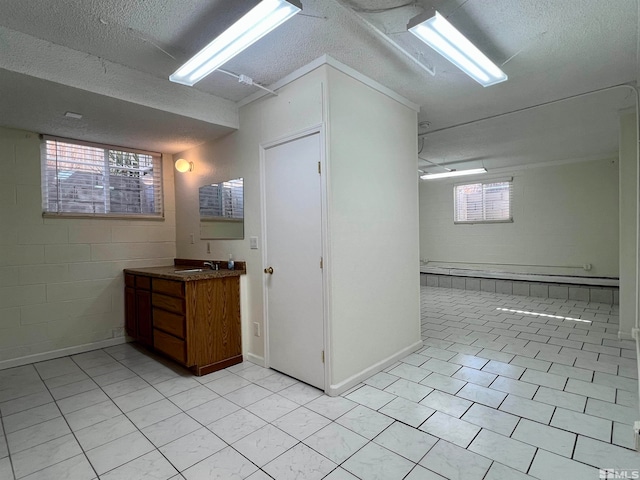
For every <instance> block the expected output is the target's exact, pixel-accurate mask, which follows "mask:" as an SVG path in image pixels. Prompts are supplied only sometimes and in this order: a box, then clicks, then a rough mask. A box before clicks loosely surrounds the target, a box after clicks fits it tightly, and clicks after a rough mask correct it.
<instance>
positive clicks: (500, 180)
mask: <svg viewBox="0 0 640 480" xmlns="http://www.w3.org/2000/svg"><path fill="white" fill-rule="evenodd" d="M496 183H508V184H509V217H508V218H504V219H488V220H484V219H483V220H458V218H457V215H458V195H457V189H458V188H459V187H464V186H467V185H481V186H482V209H483V217H486V208H487V205H486V201H485V200H486V199H485V196H484V195H485V190H484V186H485V185H494V184H496ZM453 223H454V224H455V225H473V224H486V223H513V177H508V178H494V179H490V180H484V181H481V182H465V183H456V184H454V186H453Z"/></svg>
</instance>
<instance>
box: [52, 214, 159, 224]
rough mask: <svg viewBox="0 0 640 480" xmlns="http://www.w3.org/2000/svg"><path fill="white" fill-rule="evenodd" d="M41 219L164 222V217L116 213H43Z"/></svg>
mask: <svg viewBox="0 0 640 480" xmlns="http://www.w3.org/2000/svg"><path fill="white" fill-rule="evenodd" d="M42 218H76V219H89V220H96V219H103V220H132V221H135V220H151V221H156V222H164V215H121V214H117V213H113V214H111V213H105V214H96V215H90V214H86V213H52V212H43V213H42Z"/></svg>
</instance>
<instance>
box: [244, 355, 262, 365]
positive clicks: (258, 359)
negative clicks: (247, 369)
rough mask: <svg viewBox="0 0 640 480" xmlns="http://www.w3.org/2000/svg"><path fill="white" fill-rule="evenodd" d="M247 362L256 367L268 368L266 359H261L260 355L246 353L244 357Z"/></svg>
mask: <svg viewBox="0 0 640 480" xmlns="http://www.w3.org/2000/svg"><path fill="white" fill-rule="evenodd" d="M244 357H245V360H246V361H247V362H251V363H254V364H256V365H260V366H261V367H266V366H267V364H266V363H265V362H264V357H260V356H258V355H254V354H253V353H246V354H245V355H244Z"/></svg>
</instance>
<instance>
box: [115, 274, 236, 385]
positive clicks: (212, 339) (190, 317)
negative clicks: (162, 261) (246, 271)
mask: <svg viewBox="0 0 640 480" xmlns="http://www.w3.org/2000/svg"><path fill="white" fill-rule="evenodd" d="M125 303H126V305H125V328H126V330H127V333H128V334H129V335H130V336H132V337H134V338H135V339H136V340H138V341H139V342H141V343H143V344H145V345H148V346H152V347H153V349H154V350H155V351H157V352H159V353H162V354H163V355H166V356H167V357H170V358H172V359H173V360H175V361H177V362H179V363H181V364H182V365H184V366H186V367H189V368H191V369H192V370H193V371H194V372H195V373H196V375H204V374H207V373H210V372H213V371H216V370H220V369H222V368H226V367H228V366H230V365H234V364H236V363H240V362H242V340H241V332H240V280H239V277H238V276H222V277H219V278H202V279H198V280H189V281H180V280H170V279H167V278H158V277H154V276H147V275H137V274H132V273H125Z"/></svg>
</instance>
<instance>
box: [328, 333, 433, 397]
mask: <svg viewBox="0 0 640 480" xmlns="http://www.w3.org/2000/svg"><path fill="white" fill-rule="evenodd" d="M422 346H423V344H422V340H420V341H418V342H416V343H414V344H412V345H409V346H408V347H405V348H403V349H402V350H400V351H398V352H396V353H394V354H393V355H391V356H389V357H387V358H385V359H384V360H381V361H380V362H378V363H376V364H375V365H372V366H370V367H369V368H365V369H364V370H362V371H361V372H359V373H356V374H355V375H353V376H351V377H349V378H347V379H346V380H344V381H342V382H340V383H338V384H336V385H329V387H327V389H326V390H325V391H324V392H325V393H326V394H327V395H329V396H331V397H336V396H338V395H340V394H341V393H344V392H346V391H347V390H349V389H350V388H352V387H354V386H356V385H357V384H358V383H360V382H362V381H364V380H366V379H367V378H369V377H370V376H371V375H374V374H376V373H378V372H381V371H382V370H384V369H385V368H387V367H389V366H391V365H393V364H394V363H395V362H397V361H398V360H400V359H401V358H404V357H406V356H407V355H409V354H410V353H411V352H415V351H416V350H419V349H420V348H422Z"/></svg>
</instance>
